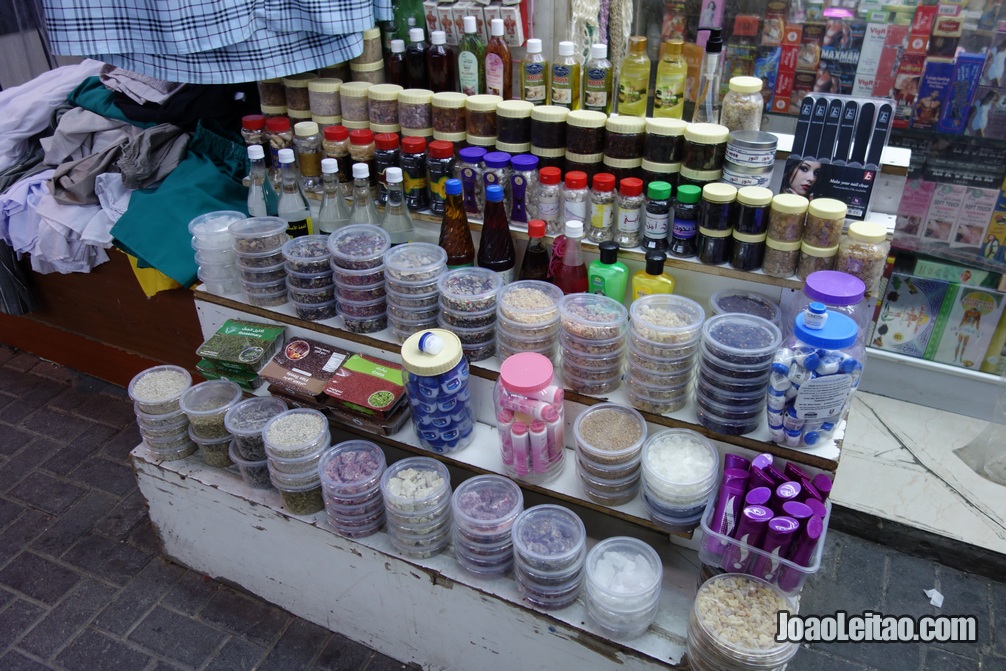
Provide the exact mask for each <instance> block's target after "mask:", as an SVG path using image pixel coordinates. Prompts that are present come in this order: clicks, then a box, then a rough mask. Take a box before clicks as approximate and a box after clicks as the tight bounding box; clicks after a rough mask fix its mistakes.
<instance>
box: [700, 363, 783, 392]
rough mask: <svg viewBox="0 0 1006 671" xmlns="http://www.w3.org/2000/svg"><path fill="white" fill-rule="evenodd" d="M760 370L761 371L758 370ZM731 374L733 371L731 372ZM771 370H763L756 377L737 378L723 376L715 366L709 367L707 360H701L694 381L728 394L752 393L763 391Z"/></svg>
mask: <svg viewBox="0 0 1006 671" xmlns="http://www.w3.org/2000/svg"><path fill="white" fill-rule="evenodd" d="M760 370H761V369H760ZM731 372H733V371H731ZM770 374H771V370H764V371H763V372H760V373H758V374H757V376H756V377H747V378H744V377H738V376H736V375H725V374H723V372H722V371H719V370H717V369H716V367H715V366H710V365H709V360H708V359H703V360H702V361H701V362H700V363H699V365H698V368H697V376H696V381H697V382H698V383H703V384H706V385H709V386H713V387H715V388H716V389H719V390H721V391H725V392H728V393H731V392H733V393H742V394H743V393H749V394H750V393H753V392H755V391H760V390H764V389H765V385H766V384H768V378H769V375H770Z"/></svg>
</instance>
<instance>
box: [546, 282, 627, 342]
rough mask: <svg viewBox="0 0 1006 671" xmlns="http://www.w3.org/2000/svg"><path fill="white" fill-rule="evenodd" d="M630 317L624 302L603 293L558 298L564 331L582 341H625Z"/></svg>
mask: <svg viewBox="0 0 1006 671" xmlns="http://www.w3.org/2000/svg"><path fill="white" fill-rule="evenodd" d="M627 316H628V310H626V308H625V306H624V305H622V304H621V303H620V302H618V301H616V300H615V299H613V298H609V297H607V296H603V295H600V294H567V295H565V296H563V297H562V300H560V301H559V319H560V324H561V328H562V330H563V331H564V332H565V333H567V334H568V335H570V336H573V337H574V338H577V339H579V340H581V341H591V340H596V341H606V340H610V339H616V340H623V341H624V338H625V331H626V317H627ZM609 351H610V350H609Z"/></svg>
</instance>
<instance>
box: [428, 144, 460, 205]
mask: <svg viewBox="0 0 1006 671" xmlns="http://www.w3.org/2000/svg"><path fill="white" fill-rule="evenodd" d="M426 176H427V180H428V182H429V185H430V212H432V213H433V214H443V213H444V204H445V202H446V201H447V180H449V179H453V178H454V145H453V144H452V143H450V142H444V141H443V140H434V141H433V142H431V143H430V144H429V157H428V158H427V159H426Z"/></svg>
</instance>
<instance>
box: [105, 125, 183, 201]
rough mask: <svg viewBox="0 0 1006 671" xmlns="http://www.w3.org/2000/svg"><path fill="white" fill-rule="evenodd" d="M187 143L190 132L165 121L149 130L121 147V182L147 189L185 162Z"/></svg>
mask: <svg viewBox="0 0 1006 671" xmlns="http://www.w3.org/2000/svg"><path fill="white" fill-rule="evenodd" d="M188 145H189V134H188V133H186V132H184V131H183V130H182V129H181V128H179V127H178V126H173V125H171V124H169V123H162V124H160V125H158V126H154V127H153V128H148V129H146V130H145V131H143V132H142V133H140V134H139V135H137V136H136V137H135V138H133V140H132V141H130V142H129V143H127V144H126V146H125V147H123V149H122V156H121V158H119V162H118V167H119V170H120V171H121V172H122V183H123V184H125V185H126V187H128V188H130V189H145V188H147V187H149V186H153V185H154V184H156V183H158V182H160V181H161V180H163V179H164V178H165V177H167V176H168V175H169V174H171V171H172V170H174V169H175V168H176V167H177V166H178V164H179V163H181V162H182V159H183V158H185V151H186V148H187V147H188Z"/></svg>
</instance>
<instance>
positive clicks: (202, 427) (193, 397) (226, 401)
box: [134, 380, 242, 439]
mask: <svg viewBox="0 0 1006 671" xmlns="http://www.w3.org/2000/svg"><path fill="white" fill-rule="evenodd" d="M134 392H135V387H134ZM241 393H242V392H241V387H239V386H238V385H237V384H236V383H234V382H231V381H230V380H209V381H207V382H201V383H199V384H197V385H194V386H192V387H189V388H188V389H186V390H185V392H184V393H183V394H182V395H181V398H180V399H179V400H178V405H179V407H180V408H181V409H182V412H184V413H185V416H186V417H188V418H189V430H190V431H191V432H192V435H193V436H196V437H198V438H200V439H216V438H222V437H224V436H228V437H229V436H230V433H229V432H228V431H227V427H226V426H225V425H224V415H226V414H227V411H228V410H230V408H231V406H233V405H234V404H236V403H237V402H238V401H240V400H241Z"/></svg>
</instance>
